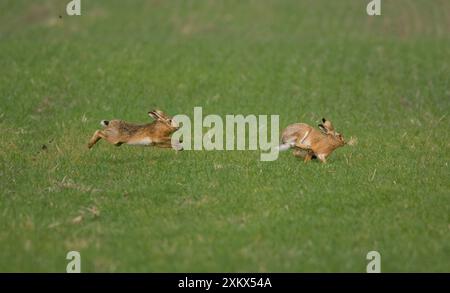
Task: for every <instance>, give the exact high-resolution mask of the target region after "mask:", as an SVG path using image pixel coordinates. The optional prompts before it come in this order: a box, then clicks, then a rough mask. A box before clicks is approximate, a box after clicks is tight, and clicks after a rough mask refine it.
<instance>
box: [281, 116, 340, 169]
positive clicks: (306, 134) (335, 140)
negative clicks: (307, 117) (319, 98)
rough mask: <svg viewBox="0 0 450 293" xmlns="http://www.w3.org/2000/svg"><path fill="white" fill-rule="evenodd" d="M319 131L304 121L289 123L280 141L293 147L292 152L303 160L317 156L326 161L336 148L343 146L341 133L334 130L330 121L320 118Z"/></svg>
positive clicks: (306, 160)
mask: <svg viewBox="0 0 450 293" xmlns="http://www.w3.org/2000/svg"><path fill="white" fill-rule="evenodd" d="M322 122H323V123H322V124H319V128H320V129H321V130H320V131H319V130H317V129H315V128H313V127H312V126H310V125H308V124H305V123H295V124H291V125H289V126H288V127H286V129H285V130H284V131H283V133H282V136H281V142H282V143H283V144H286V145H289V146H292V147H293V148H294V150H293V154H294V155H295V156H298V157H302V158H304V161H305V162H308V161H310V160H311V159H312V158H313V157H317V158H318V159H319V160H320V161H322V162H324V163H326V158H327V157H328V156H329V155H330V154H331V153H332V152H333V151H334V150H335V149H337V148H339V147H341V146H344V145H345V141H344V138H343V137H342V135H341V134H340V133H338V132H336V131H335V130H334V127H333V125H332V123H331V121H329V120H326V119H322Z"/></svg>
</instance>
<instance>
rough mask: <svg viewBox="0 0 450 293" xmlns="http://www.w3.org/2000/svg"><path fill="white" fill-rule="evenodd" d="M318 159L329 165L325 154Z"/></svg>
mask: <svg viewBox="0 0 450 293" xmlns="http://www.w3.org/2000/svg"><path fill="white" fill-rule="evenodd" d="M317 158H318V159H319V160H320V161H321V162H322V163H324V164H326V163H327V156H326V155H325V154H320V155H317Z"/></svg>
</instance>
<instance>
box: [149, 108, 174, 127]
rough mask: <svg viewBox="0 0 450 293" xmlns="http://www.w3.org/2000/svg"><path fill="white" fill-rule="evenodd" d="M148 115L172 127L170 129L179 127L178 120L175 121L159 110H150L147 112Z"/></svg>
mask: <svg viewBox="0 0 450 293" xmlns="http://www.w3.org/2000/svg"><path fill="white" fill-rule="evenodd" d="M148 115H149V116H150V117H152V118H153V119H155V120H156V121H158V122H160V123H163V124H165V125H166V126H168V127H170V128H172V129H178V128H180V125H179V124H178V122H176V121H175V120H174V119H173V118H172V117H170V116H169V115H167V114H166V113H164V112H163V111H161V110H152V111H150V112H148Z"/></svg>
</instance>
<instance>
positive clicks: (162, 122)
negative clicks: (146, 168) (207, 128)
mask: <svg viewBox="0 0 450 293" xmlns="http://www.w3.org/2000/svg"><path fill="white" fill-rule="evenodd" d="M149 115H150V116H151V117H153V118H154V119H155V121H153V122H152V123H148V124H134V123H129V122H126V121H123V120H111V121H105V120H103V121H102V123H101V124H102V125H103V126H104V129H101V130H97V131H96V132H95V133H94V135H93V136H92V138H91V139H90V141H89V143H88V147H89V148H92V147H93V146H94V145H95V144H96V143H97V142H98V141H99V140H100V139H102V138H103V139H105V140H106V141H108V142H109V143H112V144H114V145H116V146H120V145H122V144H124V143H125V144H129V145H146V146H157V147H163V148H170V147H172V144H171V135H172V134H173V133H174V132H175V131H176V130H177V129H178V124H177V123H176V122H175V121H173V120H172V118H171V117H169V116H167V115H166V114H164V113H163V112H162V111H159V110H154V111H150V112H149ZM174 148H175V149H179V145H175V146H174Z"/></svg>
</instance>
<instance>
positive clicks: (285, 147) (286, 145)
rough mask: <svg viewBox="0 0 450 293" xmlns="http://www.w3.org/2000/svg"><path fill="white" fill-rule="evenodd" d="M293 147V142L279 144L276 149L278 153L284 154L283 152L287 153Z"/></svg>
mask: <svg viewBox="0 0 450 293" xmlns="http://www.w3.org/2000/svg"><path fill="white" fill-rule="evenodd" d="M294 145H295V143H293V142H288V143H283V144H280V145H279V146H277V149H278V151H279V152H284V151H287V150H289V149H290V148H292V147H293V146H294Z"/></svg>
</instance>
